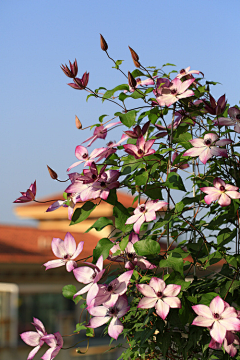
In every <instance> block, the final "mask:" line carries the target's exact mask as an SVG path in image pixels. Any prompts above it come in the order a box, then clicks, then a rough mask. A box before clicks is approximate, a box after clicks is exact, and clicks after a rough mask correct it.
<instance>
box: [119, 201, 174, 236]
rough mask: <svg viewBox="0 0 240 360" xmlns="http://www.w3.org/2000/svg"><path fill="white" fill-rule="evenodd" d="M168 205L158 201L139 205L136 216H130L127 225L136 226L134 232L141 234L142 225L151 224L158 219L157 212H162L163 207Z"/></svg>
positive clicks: (135, 212)
mask: <svg viewBox="0 0 240 360" xmlns="http://www.w3.org/2000/svg"><path fill="white" fill-rule="evenodd" d="M167 204H168V203H167V202H165V201H158V200H150V201H147V202H146V203H145V204H142V205H138V207H137V208H136V209H135V210H134V212H133V213H134V215H132V216H130V217H129V218H128V219H127V221H126V223H125V224H126V225H127V224H134V225H133V230H134V231H135V232H136V233H137V234H139V231H140V228H141V225H142V224H143V223H144V222H150V221H153V220H155V219H156V211H158V210H160V209H161V208H162V207H163V206H165V205H167Z"/></svg>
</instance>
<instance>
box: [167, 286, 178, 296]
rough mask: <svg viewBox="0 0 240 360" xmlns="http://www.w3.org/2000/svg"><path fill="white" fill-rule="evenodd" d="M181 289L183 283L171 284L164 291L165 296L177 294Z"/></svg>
mask: <svg viewBox="0 0 240 360" xmlns="http://www.w3.org/2000/svg"><path fill="white" fill-rule="evenodd" d="M180 291H181V285H175V284H169V285H167V286H166V288H165V289H164V291H163V295H164V296H177V295H178V294H179V293H180Z"/></svg>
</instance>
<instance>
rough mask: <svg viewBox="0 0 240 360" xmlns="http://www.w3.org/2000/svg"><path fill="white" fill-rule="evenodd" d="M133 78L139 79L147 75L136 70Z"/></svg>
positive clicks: (133, 72)
mask: <svg viewBox="0 0 240 360" xmlns="http://www.w3.org/2000/svg"><path fill="white" fill-rule="evenodd" d="M132 76H133V77H134V78H136V77H139V76H146V75H145V74H144V73H143V72H141V71H140V70H138V69H135V70H133V71H132Z"/></svg>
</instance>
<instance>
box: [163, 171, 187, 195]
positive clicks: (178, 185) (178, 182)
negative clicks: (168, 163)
mask: <svg viewBox="0 0 240 360" xmlns="http://www.w3.org/2000/svg"><path fill="white" fill-rule="evenodd" d="M164 186H166V187H167V188H169V189H177V190H181V191H186V189H185V186H184V185H183V181H182V178H181V176H180V175H178V174H177V173H175V172H171V173H170V174H168V177H167V181H166V182H165V183H164Z"/></svg>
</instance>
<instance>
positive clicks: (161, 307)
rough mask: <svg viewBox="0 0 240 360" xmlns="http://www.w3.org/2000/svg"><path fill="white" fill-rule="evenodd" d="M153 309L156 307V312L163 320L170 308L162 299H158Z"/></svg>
mask: <svg viewBox="0 0 240 360" xmlns="http://www.w3.org/2000/svg"><path fill="white" fill-rule="evenodd" d="M155 309H156V313H157V314H158V315H159V316H160V317H161V318H162V319H163V320H165V319H166V317H167V315H168V313H169V310H170V306H169V305H168V304H167V303H165V302H164V301H162V300H161V299H159V300H158V301H157V303H156V305H155Z"/></svg>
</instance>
